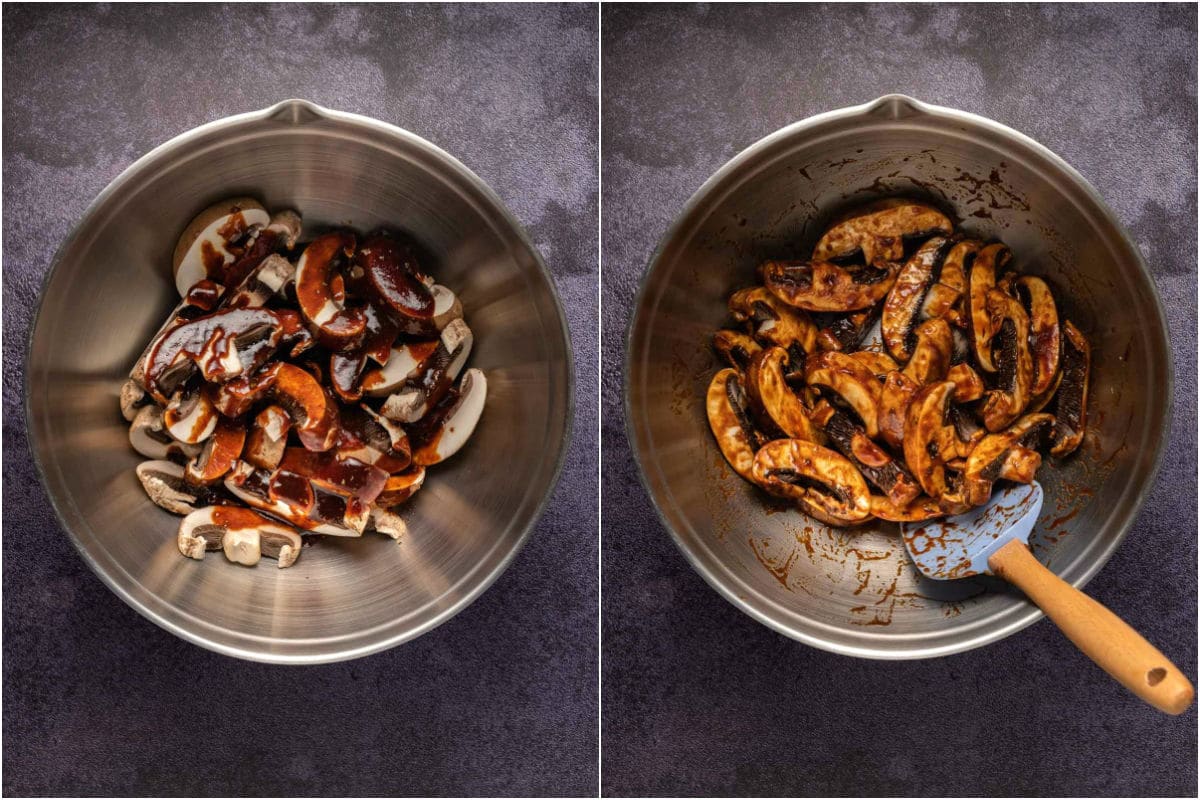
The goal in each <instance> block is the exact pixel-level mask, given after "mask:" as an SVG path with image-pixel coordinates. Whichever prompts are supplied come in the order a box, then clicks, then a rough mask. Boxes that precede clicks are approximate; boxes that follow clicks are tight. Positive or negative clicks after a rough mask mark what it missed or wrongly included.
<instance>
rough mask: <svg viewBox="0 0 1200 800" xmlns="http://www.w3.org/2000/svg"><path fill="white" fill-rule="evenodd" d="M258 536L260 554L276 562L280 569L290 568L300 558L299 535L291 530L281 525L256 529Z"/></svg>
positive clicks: (300, 543)
mask: <svg viewBox="0 0 1200 800" xmlns="http://www.w3.org/2000/svg"><path fill="white" fill-rule="evenodd" d="M258 536H259V539H258V546H259V548H260V549H261V550H262V554H263V555H264V556H266V557H267V558H273V559H275V560H276V561H278V562H279V568H280V569H286V568H287V567H290V566H291V565H292V564H295V563H296V559H297V558H299V557H300V547H301V546H302V541H301V539H300V534H298V533H296V532H295V531H294V530H292V529H291V528H285V527H284V526H282V525H271V526H264V527H262V528H259V529H258Z"/></svg>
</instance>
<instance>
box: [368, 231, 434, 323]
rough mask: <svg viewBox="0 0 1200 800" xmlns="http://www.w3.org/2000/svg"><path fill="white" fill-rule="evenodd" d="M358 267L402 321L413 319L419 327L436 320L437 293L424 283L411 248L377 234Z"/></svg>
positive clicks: (371, 240) (369, 241)
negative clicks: (435, 297) (435, 294)
mask: <svg viewBox="0 0 1200 800" xmlns="http://www.w3.org/2000/svg"><path fill="white" fill-rule="evenodd" d="M354 264H355V266H356V267H358V268H359V269H361V270H362V271H363V275H364V276H365V277H366V280H367V282H368V283H369V284H370V286H371V288H372V289H373V290H374V292H375V294H376V296H377V297H379V299H381V300H382V301H383V302H384V303H385V304H386V305H387V307H388V308H389V309H390V310H391V311H392V312H393V313H394V314H397V315H399V317H400V319H402V320H405V321H407V320H412V321H413V324H414V325H416V326H418V327H423V326H425V325H428V324H429V323H430V322H431V321H432V320H433V317H434V314H435V308H434V306H435V302H434V298H433V294H432V292H431V291H430V290H429V287H428V286H426V285H425V283H424V282H422V280H421V278H422V277H423V276H422V274H421V268H420V266H419V265H418V264H417V257H416V253H414V252H413V249H412V248H411V247H410V246H408V245H407V244H404V243H401V242H399V241H397V240H396V239H394V238H392V237H390V236H387V235H385V234H376V235H374V236H371V237H370V238H368V239H367V240H366V241H365V242H363V245H362V247H361V248H359V250H358V254H357V255H356V256H355V257H354ZM404 327H405V325H404V324H403V323H402V324H401V328H402V329H403V328H404Z"/></svg>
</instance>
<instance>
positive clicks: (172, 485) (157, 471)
mask: <svg viewBox="0 0 1200 800" xmlns="http://www.w3.org/2000/svg"><path fill="white" fill-rule="evenodd" d="M135 471H136V472H137V476H138V480H139V481H141V483H142V488H143V489H145V490H146V494H147V495H149V496H150V499H151V500H152V501H153V502H154V504H155V505H156V506H158V507H159V508H164V509H166V510H167V511H170V512H171V513H172V514H180V515H186V514H190V513H192V512H193V511H195V510H196V509H197V508H198V507H200V506H206V505H210V504H211V503H213V502H214V501H215V500H216V493H215V492H214V491H213V490H212V489H210V488H209V487H207V486H193V485H192V484H190V483H188V482H187V479H186V478H185V477H184V472H183V467H182V466H181V465H179V464H176V463H175V462H174V461H143V462H142V463H141V464H138V465H137V470H135Z"/></svg>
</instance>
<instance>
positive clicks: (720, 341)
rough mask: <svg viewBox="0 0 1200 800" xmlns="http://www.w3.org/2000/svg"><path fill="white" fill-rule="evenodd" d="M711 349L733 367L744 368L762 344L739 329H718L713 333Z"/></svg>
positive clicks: (760, 348)
mask: <svg viewBox="0 0 1200 800" xmlns="http://www.w3.org/2000/svg"><path fill="white" fill-rule="evenodd" d="M713 349H714V350H716V351H717V352H718V353H720V355H721V358H723V359H725V361H726V362H728V364H729V366H731V367H733V368H734V369H745V368H746V366H747V365H748V364H749V363H750V359H752V358H754V356H755V355H757V354H758V353H759V352H760V351H761V350H762V346H761V345H759V343H758V342H756V341H754V339H753V338H752V337H750V336H747V335H746V334H744V333H742V332H740V331H730V330H719V331H717V332H716V333H714V334H713Z"/></svg>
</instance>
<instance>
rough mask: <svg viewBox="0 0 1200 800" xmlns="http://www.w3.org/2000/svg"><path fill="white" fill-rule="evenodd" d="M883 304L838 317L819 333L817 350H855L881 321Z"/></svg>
mask: <svg viewBox="0 0 1200 800" xmlns="http://www.w3.org/2000/svg"><path fill="white" fill-rule="evenodd" d="M882 310H883V304H882V303H876V304H875V305H873V306H871V307H870V308H864V309H863V310H862V311H852V312H851V313H849V314H844V315H840V316H838V317H837V318H836V319H834V320H833V321H832V322H830V323H829V324H827V325H825V326H824V327H823V328H821V330H820V332H818V333H817V348H818V349H820V350H846V351H849V350H853V349H854V348H856V347H858V346H859V345H860V344H861V343H862V340H863V337H864V336H866V335H867V331H869V330H870V329H871V326H872V325H874V324H875V320H877V319H879V314H880V312H881V311H882Z"/></svg>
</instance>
